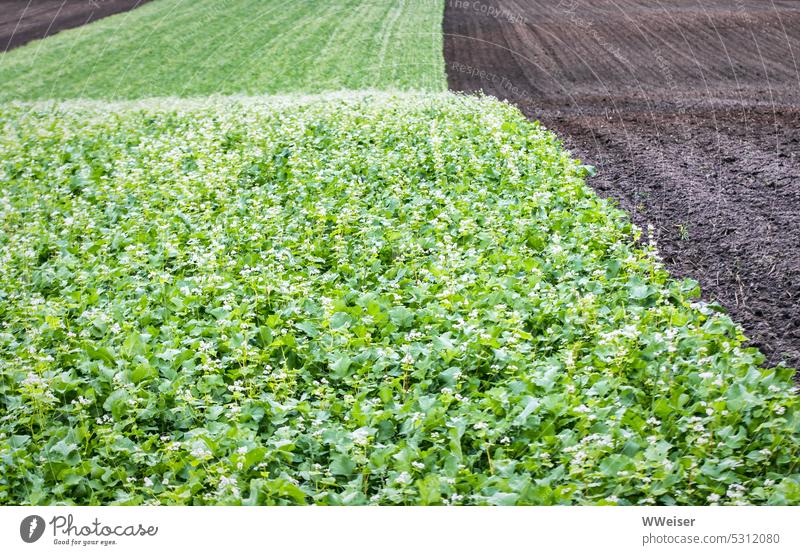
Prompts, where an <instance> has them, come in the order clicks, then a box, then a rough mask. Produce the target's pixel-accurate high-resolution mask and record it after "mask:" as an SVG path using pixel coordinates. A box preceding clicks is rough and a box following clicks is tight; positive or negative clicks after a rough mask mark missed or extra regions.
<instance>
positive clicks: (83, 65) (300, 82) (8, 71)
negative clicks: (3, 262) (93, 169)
mask: <svg viewBox="0 0 800 555" xmlns="http://www.w3.org/2000/svg"><path fill="white" fill-rule="evenodd" d="M442 13H443V0H425V1H420V0H412V1H394V0H392V1H390V0H367V1H364V0H341V1H337V2H330V1H328V0H304V1H302V2H280V1H278V0H236V1H230V0H228V1H218V0H192V1H191V2H189V1H186V0H155V1H154V2H152V3H149V4H145V5H144V6H142V7H140V8H138V9H136V10H133V11H131V12H128V13H124V14H119V15H116V16H113V17H110V18H107V19H104V20H101V21H99V22H96V23H93V24H91V25H87V26H84V27H79V28H76V29H72V30H69V31H64V32H61V33H59V34H57V35H55V36H53V37H50V38H48V39H45V40H43V41H36V42H34V43H31V44H28V45H26V46H24V47H22V48H19V49H16V50H13V51H11V52H9V53H6V54H2V55H0V83H3V86H2V88H0V101H4V100H33V99H47V98H61V99H64V98H100V99H120V98H142V97H152V96H201V95H211V94H239V93H242V94H274V93H287V92H304V93H313V92H321V91H334V90H342V89H396V90H408V89H416V90H428V91H442V90H445V89H446V80H445V73H444V59H443V57H442V32H441V23H442Z"/></svg>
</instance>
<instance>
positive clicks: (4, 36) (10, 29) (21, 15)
mask: <svg viewBox="0 0 800 555" xmlns="http://www.w3.org/2000/svg"><path fill="white" fill-rule="evenodd" d="M149 1H150V0H0V52H5V51H7V50H11V49H12V48H16V47H18V46H22V45H23V44H25V43H28V42H30V41H32V40H36V39H42V38H45V37H49V36H50V35H54V34H56V33H57V32H59V31H63V30H64V29H71V28H73V27H80V26H81V25H86V24H87V23H91V22H92V21H96V20H98V19H101V18H103V17H106V16H109V15H113V14H116V13H120V12H125V11H128V10H132V9H134V8H137V7H139V6H141V5H142V4H144V3H146V2H149Z"/></svg>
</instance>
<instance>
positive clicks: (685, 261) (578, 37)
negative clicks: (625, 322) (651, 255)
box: [444, 0, 800, 368]
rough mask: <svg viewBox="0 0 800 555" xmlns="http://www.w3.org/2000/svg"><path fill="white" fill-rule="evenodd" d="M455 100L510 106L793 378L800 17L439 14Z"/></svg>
mask: <svg viewBox="0 0 800 555" xmlns="http://www.w3.org/2000/svg"><path fill="white" fill-rule="evenodd" d="M444 32H445V50H444V52H445V59H446V62H447V71H448V81H449V85H450V87H451V88H452V89H454V90H458V91H478V90H483V91H484V92H486V93H487V94H491V95H494V96H497V97H499V98H502V99H507V100H509V101H512V102H515V103H517V104H518V105H519V106H520V108H521V109H522V110H523V112H525V114H527V115H528V116H529V117H531V118H535V119H538V120H540V121H542V123H544V124H545V125H546V126H548V127H549V128H551V129H553V130H554V131H556V132H557V133H558V134H559V135H560V136H561V137H562V138H563V140H564V142H565V144H566V145H567V147H568V148H569V149H570V150H571V151H572V152H573V154H575V155H576V156H577V157H579V158H581V159H582V160H584V161H585V162H586V163H591V164H594V165H595V166H596V167H597V169H598V174H597V176H596V177H594V178H593V179H591V181H590V183H591V184H592V185H593V186H594V187H595V188H596V190H597V191H598V192H599V193H600V194H602V195H604V196H608V197H611V198H613V199H615V200H616V201H617V202H618V203H619V204H620V205H621V206H622V207H623V208H624V209H626V210H628V211H629V212H630V214H631V215H632V217H633V219H634V221H635V222H636V223H638V224H639V225H641V226H642V227H643V228H646V226H647V224H652V225H653V226H654V229H655V232H654V235H655V239H656V240H657V242H658V245H659V250H660V252H661V254H662V256H663V257H664V259H665V261H666V263H667V265H668V267H669V268H670V270H671V271H672V272H673V273H674V274H676V275H678V276H681V277H691V278H693V279H696V280H698V281H699V282H700V285H701V286H702V288H703V291H704V296H705V298H706V299H708V300H714V301H718V302H719V303H720V304H722V305H723V306H725V307H726V308H727V309H728V310H729V311H730V312H731V314H732V317H733V318H734V319H736V320H737V321H739V322H740V323H741V324H742V325H743V326H744V328H745V331H746V333H747V335H748V336H749V337H750V338H751V340H752V343H753V344H754V345H756V346H758V347H759V348H760V349H761V350H762V351H763V352H764V353H765V354H766V355H767V357H768V359H769V360H768V362H769V363H771V364H777V363H779V362H784V363H786V364H788V365H790V366H793V367H795V368H800V71H799V70H798V66H800V1H796V0H669V1H666V0H561V1H559V0H550V1H547V0H529V1H523V0H486V1H477V2H476V1H472V0H469V1H461V0H446V8H445V19H444Z"/></svg>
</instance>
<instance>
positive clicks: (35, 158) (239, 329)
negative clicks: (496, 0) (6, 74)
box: [0, 94, 800, 504]
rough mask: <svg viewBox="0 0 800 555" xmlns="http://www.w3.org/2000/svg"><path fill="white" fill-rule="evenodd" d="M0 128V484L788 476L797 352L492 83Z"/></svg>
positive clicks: (223, 498)
mask: <svg viewBox="0 0 800 555" xmlns="http://www.w3.org/2000/svg"><path fill="white" fill-rule="evenodd" d="M0 131H2V133H0V152H2V153H3V155H2V158H1V159H2V162H0V183H2V188H3V190H2V204H0V284H2V285H0V321H2V329H0V402H1V403H2V411H1V412H0V503H3V504H9V503H21V504H25V503H56V502H68V503H81V504H82V503H135V504H139V503H165V504H173V503H176V504H181V503H197V504H201V503H223V504H239V503H245V504H297V503H321V504H366V503H383V504H515V503H516V504H529V503H530V504H548V503H577V504H595V503H597V504H654V503H659V504H672V503H681V504H707V503H717V502H718V503H726V504H737V503H776V504H781V503H797V502H798V501H800V487H799V486H798V470H797V467H796V465H797V460H798V453H797V449H798V445H800V441H799V440H800V432H798V429H799V428H800V414H799V412H798V398H797V396H796V395H795V394H793V392H792V388H793V383H792V381H791V376H792V371H791V370H788V369H781V368H777V369H775V368H773V369H765V368H762V367H760V364H761V363H762V361H763V357H762V356H761V355H760V354H759V353H758V352H757V351H756V350H754V349H747V348H744V347H743V346H742V339H743V338H742V335H741V332H740V330H739V329H738V328H737V327H736V325H735V324H734V323H733V322H732V321H731V320H730V319H729V318H728V317H727V316H725V315H724V314H722V313H720V312H719V311H718V309H717V308H715V307H713V306H708V305H704V304H702V303H699V302H697V300H696V297H697V288H696V284H694V283H692V282H687V281H684V282H676V281H673V280H672V279H670V277H669V275H668V274H667V273H666V272H665V271H664V269H663V268H662V266H661V264H660V263H659V262H658V260H657V258H655V256H654V255H653V253H651V252H649V251H647V250H641V248H640V247H639V246H637V244H636V243H635V242H634V241H633V239H632V235H634V234H635V230H634V229H632V227H631V224H630V223H629V221H628V219H627V218H626V216H625V214H624V213H622V212H620V211H619V210H617V209H615V208H613V207H612V206H610V205H609V204H608V203H607V202H606V201H604V200H601V199H599V198H598V197H597V196H596V195H595V194H594V193H593V192H592V191H591V190H590V189H589V188H588V187H587V185H586V184H585V183H584V181H583V178H582V175H583V174H584V173H585V169H584V168H582V167H581V166H579V165H578V163H577V162H575V161H574V160H572V159H570V157H569V156H568V154H567V153H566V152H565V151H563V150H562V149H561V148H560V146H559V144H558V143H557V141H556V139H555V138H554V136H553V135H551V134H550V133H548V132H546V131H544V130H543V129H542V128H541V127H539V126H538V125H537V124H535V123H531V122H528V121H527V120H526V119H525V118H524V117H523V116H522V115H521V114H520V113H519V112H518V111H517V110H516V109H514V108H512V107H510V106H508V105H504V104H501V103H499V102H496V101H493V100H488V99H478V98H468V97H458V96H454V95H450V94H441V95H432V96H429V95H407V96H399V97H390V96H383V95H378V96H374V95H373V96H369V95H367V96H352V97H347V96H342V97H338V98H330V97H328V98H316V99H314V98H312V99H306V100H293V99H290V98H289V99H250V100H240V101H237V100H218V101H214V102H211V103H207V104H204V103H201V102H185V101H163V100H162V101H157V102H156V101H151V102H149V103H147V102H145V103H140V104H133V105H129V104H116V105H115V104H105V103H97V104H88V105H81V104H67V105H63V106H53V105H44V104H42V105H16V106H4V107H2V108H0Z"/></svg>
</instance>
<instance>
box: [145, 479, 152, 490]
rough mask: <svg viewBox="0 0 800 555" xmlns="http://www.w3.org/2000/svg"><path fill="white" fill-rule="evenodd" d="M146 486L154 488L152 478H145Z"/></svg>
mask: <svg viewBox="0 0 800 555" xmlns="http://www.w3.org/2000/svg"><path fill="white" fill-rule="evenodd" d="M144 485H145V487H148V488H152V487H153V480H151V479H150V478H145V479H144Z"/></svg>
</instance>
